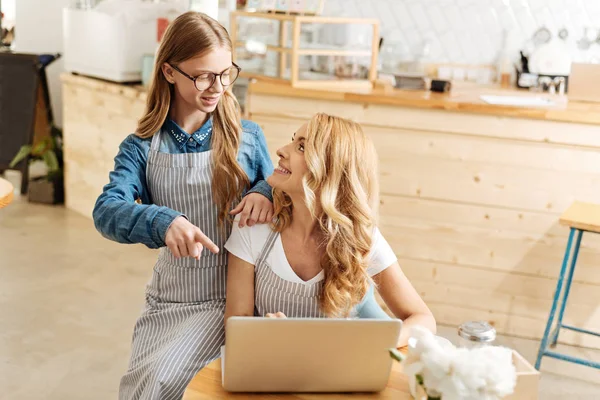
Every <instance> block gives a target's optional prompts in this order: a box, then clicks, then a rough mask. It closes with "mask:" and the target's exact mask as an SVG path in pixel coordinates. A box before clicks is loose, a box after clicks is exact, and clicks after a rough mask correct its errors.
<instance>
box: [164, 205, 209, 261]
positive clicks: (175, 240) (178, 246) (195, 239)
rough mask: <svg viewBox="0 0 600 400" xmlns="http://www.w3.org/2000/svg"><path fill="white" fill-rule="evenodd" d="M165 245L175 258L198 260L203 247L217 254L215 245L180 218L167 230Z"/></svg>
mask: <svg viewBox="0 0 600 400" xmlns="http://www.w3.org/2000/svg"><path fill="white" fill-rule="evenodd" d="M165 244H166V245H167V247H168V248H169V250H171V253H173V255H174V256H175V258H180V257H193V258H195V259H196V260H199V259H200V253H202V249H203V248H204V247H206V248H207V249H208V250H210V251H212V252H213V253H215V254H216V253H218V252H219V248H218V247H217V245H216V244H214V243H213V242H212V241H211V240H210V239H209V238H208V237H207V236H206V235H205V234H204V233H202V231H201V230H200V228H198V227H197V226H195V225H194V224H192V223H191V222H190V221H188V220H187V219H186V218H184V217H182V216H179V217H177V218H175V220H174V221H173V222H172V223H171V226H169V229H167V234H166V235H165Z"/></svg>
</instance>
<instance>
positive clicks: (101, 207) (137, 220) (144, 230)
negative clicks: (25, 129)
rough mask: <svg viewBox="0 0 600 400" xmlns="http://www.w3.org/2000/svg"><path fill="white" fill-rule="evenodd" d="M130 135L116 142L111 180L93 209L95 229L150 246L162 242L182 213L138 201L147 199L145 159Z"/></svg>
mask: <svg viewBox="0 0 600 400" xmlns="http://www.w3.org/2000/svg"><path fill="white" fill-rule="evenodd" d="M135 140H136V139H135V138H134V137H132V136H130V137H128V138H127V139H125V140H124V141H123V142H122V143H121V145H120V146H119V153H118V154H117V156H116V157H115V168H114V170H113V171H112V172H111V173H110V175H109V178H110V182H109V183H108V184H107V185H106V186H105V187H104V190H103V192H102V194H101V195H100V196H99V197H98V200H97V201H96V205H95V207H94V211H93V217H94V224H95V226H96V229H98V231H99V232H100V233H101V234H102V235H103V236H104V237H106V238H108V239H111V240H114V241H116V242H119V243H128V244H130V243H142V244H144V245H146V246H148V247H150V248H159V247H163V246H164V245H165V236H166V232H167V229H168V228H169V226H170V225H171V223H172V222H173V220H174V219H175V218H177V217H178V216H180V215H182V214H181V213H180V212H177V211H174V210H172V209H170V208H167V207H160V206H157V205H153V204H137V203H136V202H135V201H136V199H142V200H143V201H144V202H149V199H150V196H149V192H148V189H147V187H146V163H145V161H141V155H140V153H141V152H142V151H143V150H142V149H141V148H140V147H141V146H140V145H139V144H137V143H135Z"/></svg>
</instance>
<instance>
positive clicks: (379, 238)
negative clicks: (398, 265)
mask: <svg viewBox="0 0 600 400" xmlns="http://www.w3.org/2000/svg"><path fill="white" fill-rule="evenodd" d="M397 261H398V258H397V257H396V254H395V253H394V250H392V248H391V247H390V245H389V243H388V242H387V240H385V238H384V237H383V235H382V234H381V232H380V231H379V229H378V228H375V230H374V231H373V243H372V244H371V253H369V266H368V267H367V272H368V273H369V276H374V275H377V274H378V273H380V272H381V271H383V270H384V269H386V268H387V267H389V266H390V265H392V264H393V263H395V262H397Z"/></svg>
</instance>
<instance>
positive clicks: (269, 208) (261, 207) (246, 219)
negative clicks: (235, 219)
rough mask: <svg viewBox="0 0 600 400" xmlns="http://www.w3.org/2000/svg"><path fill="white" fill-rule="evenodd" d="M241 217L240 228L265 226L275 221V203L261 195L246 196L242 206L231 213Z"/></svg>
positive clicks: (241, 203)
mask: <svg viewBox="0 0 600 400" xmlns="http://www.w3.org/2000/svg"><path fill="white" fill-rule="evenodd" d="M239 213H242V214H241V216H240V222H239V226H240V228H243V227H244V226H246V225H247V226H252V225H254V224H257V223H258V224H264V223H267V222H271V220H272V219H273V203H271V200H269V199H267V198H266V197H265V196H263V195H262V194H260V193H250V194H249V195H247V196H245V197H244V198H243V199H242V201H241V202H240V204H238V206H237V207H236V208H234V209H233V210H231V211H230V212H229V214H231V215H237V214H239Z"/></svg>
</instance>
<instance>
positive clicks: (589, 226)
mask: <svg viewBox="0 0 600 400" xmlns="http://www.w3.org/2000/svg"><path fill="white" fill-rule="evenodd" d="M560 224H561V225H566V226H568V227H569V228H570V229H571V233H570V234H569V241H568V242H567V249H566V251H565V257H564V258H563V262H562V267H561V269H560V274H559V275H558V282H557V283H556V291H555V292H554V301H553V302H552V308H551V309H550V316H549V317H548V322H547V324H546V330H545V331H544V337H542V343H541V344H540V350H539V352H538V356H537V361H536V362H535V369H537V370H539V369H540V364H541V363H542V357H544V356H547V357H552V358H557V359H559V360H564V361H569V362H573V363H576V364H581V365H585V366H588V367H593V368H600V362H593V361H589V360H586V359H583V358H579V357H571V356H567V355H565V354H561V353H557V352H555V351H550V350H548V340H550V347H554V346H556V342H557V341H558V334H559V333H560V330H561V329H569V330H571V331H575V332H581V333H587V334H589V335H594V336H600V333H598V332H592V331H588V330H585V329H581V328H577V327H575V326H570V325H564V324H563V323H562V320H563V316H564V314H565V306H566V305H567V299H568V297H569V290H570V289H571V282H572V280H573V272H574V271H575V264H576V263H577V256H578V255H579V245H580V244H581V236H583V232H592V233H600V205H597V204H589V203H580V202H575V203H573V204H572V205H571V207H569V209H568V210H567V211H565V212H564V214H563V215H561V217H560ZM576 232H577V239H576V240H575V247H574V248H573V257H572V259H571V265H570V268H569V275H568V276H567V283H566V285H565V290H564V293H563V296H562V303H561V306H560V311H559V312H558V320H557V321H556V327H555V328H554V330H553V331H552V334H550V330H551V328H552V324H553V322H554V316H555V314H556V306H557V305H558V300H559V297H560V295H561V292H562V287H563V281H564V278H565V273H566V272H567V265H568V263H569V256H570V254H571V246H572V245H573V238H574V237H575V233H576Z"/></svg>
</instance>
